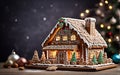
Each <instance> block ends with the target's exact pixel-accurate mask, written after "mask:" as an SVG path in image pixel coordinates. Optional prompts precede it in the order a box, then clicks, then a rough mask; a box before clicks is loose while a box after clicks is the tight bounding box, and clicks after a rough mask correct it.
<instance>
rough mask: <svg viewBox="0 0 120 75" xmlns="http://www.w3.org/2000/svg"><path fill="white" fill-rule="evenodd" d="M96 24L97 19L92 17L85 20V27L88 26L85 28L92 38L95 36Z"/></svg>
mask: <svg viewBox="0 0 120 75" xmlns="http://www.w3.org/2000/svg"><path fill="white" fill-rule="evenodd" d="M95 22H96V19H95V18H92V17H88V18H85V26H86V27H85V28H86V30H87V32H88V33H89V34H90V35H92V36H95Z"/></svg>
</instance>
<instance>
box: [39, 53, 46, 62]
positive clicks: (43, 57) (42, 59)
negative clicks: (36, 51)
mask: <svg viewBox="0 0 120 75" xmlns="http://www.w3.org/2000/svg"><path fill="white" fill-rule="evenodd" d="M40 60H41V62H42V63H45V61H46V57H45V53H44V52H42V56H41V59H40Z"/></svg>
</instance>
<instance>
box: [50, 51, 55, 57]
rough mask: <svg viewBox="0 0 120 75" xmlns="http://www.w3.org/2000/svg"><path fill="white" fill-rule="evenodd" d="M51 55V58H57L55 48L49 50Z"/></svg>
mask: <svg viewBox="0 0 120 75" xmlns="http://www.w3.org/2000/svg"><path fill="white" fill-rule="evenodd" d="M49 57H50V58H56V51H55V50H54V51H50V52H49Z"/></svg>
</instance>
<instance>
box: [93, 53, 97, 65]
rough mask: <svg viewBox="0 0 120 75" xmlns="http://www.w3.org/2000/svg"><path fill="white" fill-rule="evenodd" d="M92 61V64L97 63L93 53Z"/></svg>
mask: <svg viewBox="0 0 120 75" xmlns="http://www.w3.org/2000/svg"><path fill="white" fill-rule="evenodd" d="M92 62H93V64H95V65H96V64H98V62H97V59H96V56H95V55H94V56H93V58H92Z"/></svg>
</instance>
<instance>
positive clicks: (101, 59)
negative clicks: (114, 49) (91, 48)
mask: <svg viewBox="0 0 120 75" xmlns="http://www.w3.org/2000/svg"><path fill="white" fill-rule="evenodd" d="M98 63H99V64H103V63H104V59H103V54H102V52H100V54H99V56H98Z"/></svg>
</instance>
